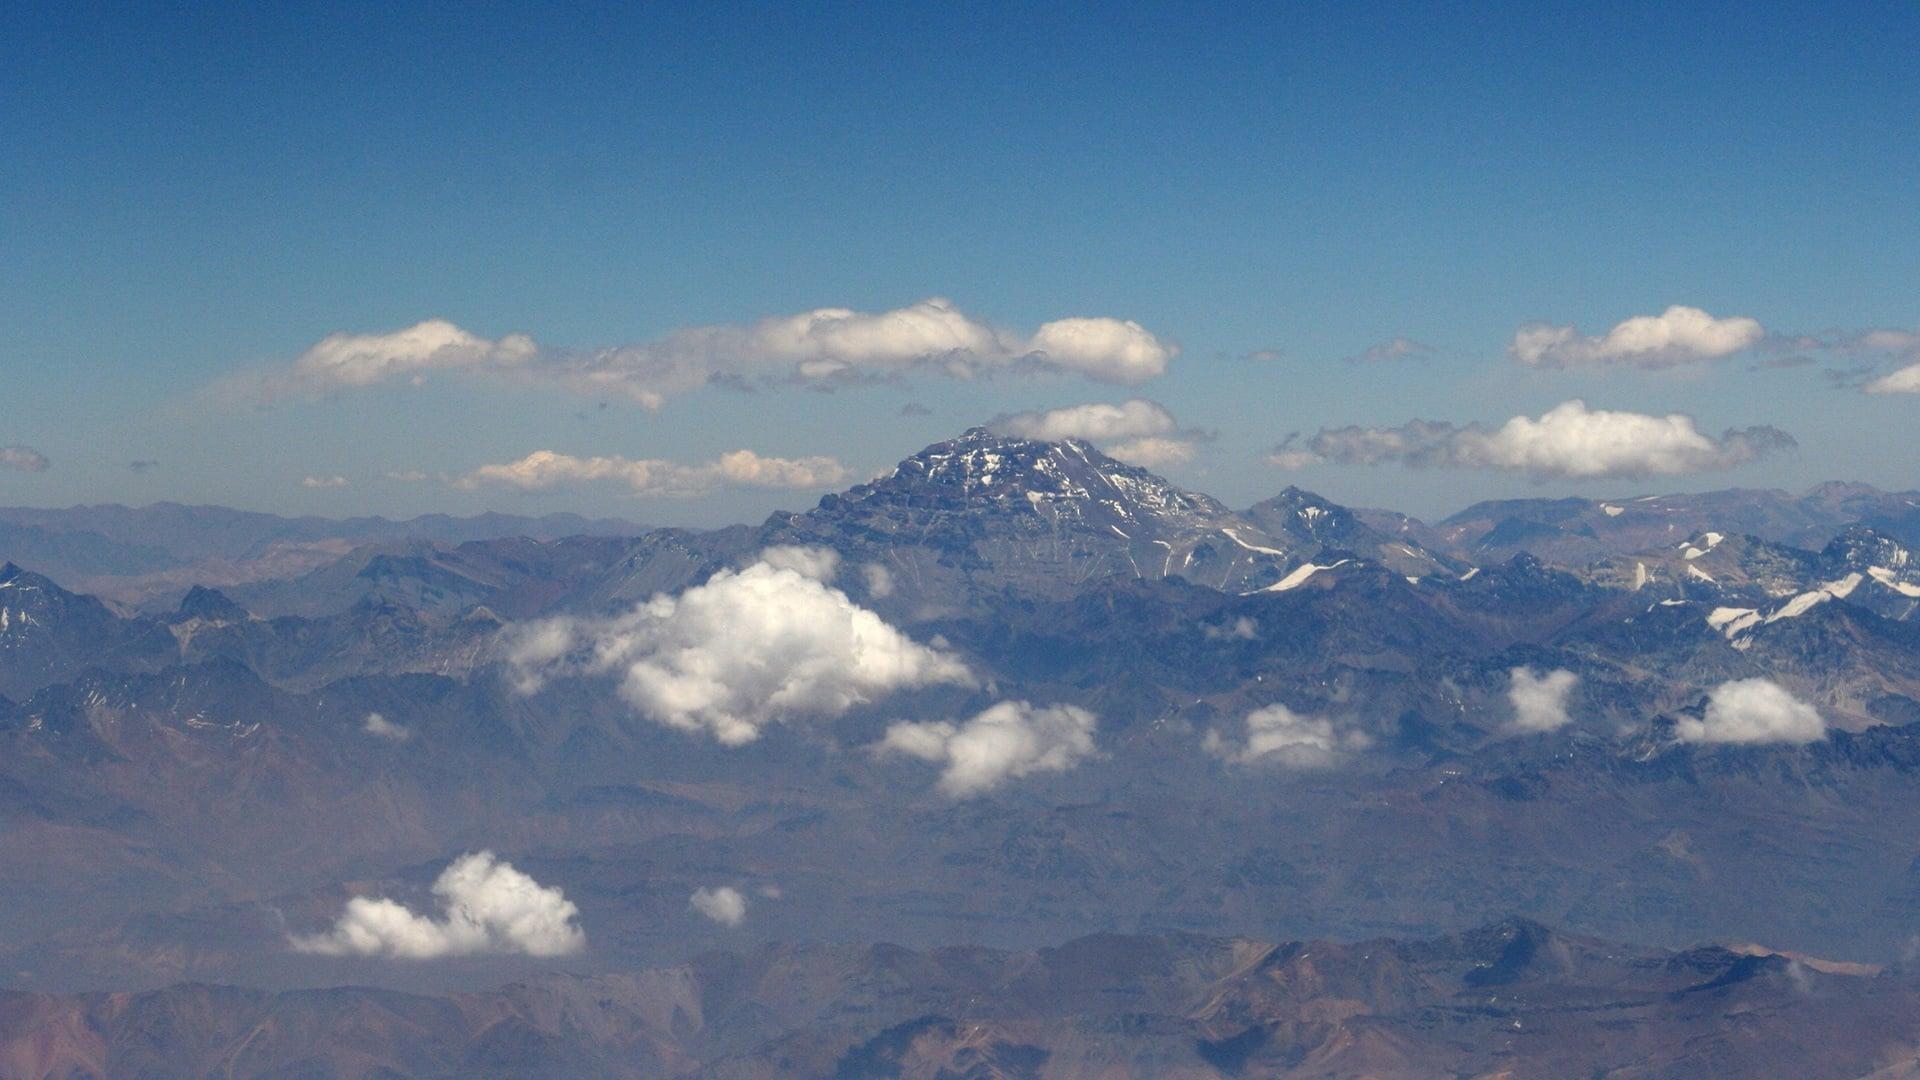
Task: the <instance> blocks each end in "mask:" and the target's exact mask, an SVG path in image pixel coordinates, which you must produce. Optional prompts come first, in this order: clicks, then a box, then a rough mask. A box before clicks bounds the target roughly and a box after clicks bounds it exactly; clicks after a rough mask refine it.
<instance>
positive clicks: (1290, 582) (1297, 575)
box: [1247, 559, 1347, 596]
mask: <svg viewBox="0 0 1920 1080" xmlns="http://www.w3.org/2000/svg"><path fill="white" fill-rule="evenodd" d="M1346 564H1347V560H1345V559H1341V560H1340V561H1338V562H1334V563H1329V564H1327V565H1326V566H1321V565H1319V564H1317V563H1302V564H1301V565H1299V566H1297V567H1295V568H1294V570H1293V572H1292V573H1291V574H1288V575H1287V576H1286V577H1283V578H1281V579H1280V580H1279V581H1276V582H1274V583H1273V584H1271V585H1269V586H1267V587H1266V588H1264V589H1255V590H1254V592H1263V593H1265V592H1287V591H1289V590H1292V589H1297V588H1299V587H1300V586H1302V585H1305V584H1306V583H1307V579H1309V578H1311V577H1313V575H1315V574H1317V573H1319V572H1320V571H1322V570H1331V569H1333V568H1334V567H1336V566H1345V565H1346ZM1247 595H1249V596H1251V595H1252V593H1249V594H1247Z"/></svg>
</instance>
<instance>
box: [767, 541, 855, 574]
mask: <svg viewBox="0 0 1920 1080" xmlns="http://www.w3.org/2000/svg"><path fill="white" fill-rule="evenodd" d="M756 561H758V562H763V563H766V564H767V565H768V566H771V567H773V568H774V569H775V570H791V571H793V572H794V573H796V574H799V575H800V576H801V577H810V578H812V579H813V580H815V581H832V580H833V579H834V577H835V576H836V575H838V574H839V573H840V553H839V552H837V551H835V550H833V549H832V548H826V547H803V546H800V545H798V544H780V545H776V546H774V547H770V548H767V549H766V550H764V551H762V552H761V553H760V557H759V559H757V560H756Z"/></svg>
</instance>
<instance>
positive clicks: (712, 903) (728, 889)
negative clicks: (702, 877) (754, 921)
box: [687, 885, 747, 926]
mask: <svg viewBox="0 0 1920 1080" xmlns="http://www.w3.org/2000/svg"><path fill="white" fill-rule="evenodd" d="M687 904H688V906H690V907H692V908H693V910H695V911H697V912H699V913H700V914H702V915H705V916H706V917H707V918H709V919H712V920H713V921H714V922H717V923H719V924H720V925H721V926H739V925H740V924H741V923H743V922H745V921H746V919H747V898H746V897H745V896H742V895H741V893H740V890H739V889H736V888H734V887H733V886H731V885H719V886H715V887H713V888H707V887H704V886H703V887H701V888H698V889H695V890H694V891H693V896H692V897H690V898H689V899H688V900H687Z"/></svg>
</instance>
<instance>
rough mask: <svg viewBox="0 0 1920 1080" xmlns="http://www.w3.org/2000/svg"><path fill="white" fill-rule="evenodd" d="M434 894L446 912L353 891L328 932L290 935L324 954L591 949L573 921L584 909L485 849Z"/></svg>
mask: <svg viewBox="0 0 1920 1080" xmlns="http://www.w3.org/2000/svg"><path fill="white" fill-rule="evenodd" d="M433 892H434V895H435V896H438V897H439V898H440V903H441V905H442V907H444V908H445V915H444V917H442V918H439V919H434V918H431V917H429V916H426V915H416V914H414V913H413V912H412V911H409V910H408V909H407V907H406V905H404V904H401V903H398V902H396V901H393V900H387V899H384V898H383V899H369V898H367V897H364V896H356V897H354V898H353V899H351V900H349V901H347V909H346V911H345V912H343V913H342V914H341V915H340V918H339V919H338V920H337V921H336V922H335V923H334V924H333V928H332V929H330V930H328V931H327V932H325V933H323V934H315V935H313V936H310V937H306V936H299V935H296V936H294V937H293V938H292V939H291V942H292V945H293V948H294V949H295V950H296V951H298V952H304V953H314V954H317V955H321V956H392V957H396V958H398V959H402V960H433V959H438V958H440V957H447V956H470V955H473V954H475V953H520V954H524V955H526V956H540V957H550V956H565V955H567V954H569V953H576V952H579V951H580V950H581V949H582V948H584V947H586V943H587V936H586V934H585V933H584V932H582V931H581V929H580V926H579V924H578V923H577V922H576V921H575V920H577V919H578V917H579V915H580V909H579V908H577V907H575V906H574V905H573V903H572V902H571V901H569V900H568V899H567V898H566V896H565V895H564V894H562V893H561V891H560V890H559V889H558V888H553V887H549V886H544V885H541V884H540V883H539V882H537V881H535V880H533V879H532V878H531V877H528V876H527V875H526V874H523V873H521V872H520V871H518V870H515V869H514V868H513V867H512V865H510V864H508V863H506V862H502V861H499V860H497V859H495V858H494V855H493V852H491V851H482V852H478V853H475V854H471V855H463V856H461V857H460V858H458V859H455V860H454V861H453V862H452V864H451V865H449V866H448V867H447V868H446V870H444V871H442V872H441V874H440V877H439V879H438V880H436V881H435V882H434V883H433Z"/></svg>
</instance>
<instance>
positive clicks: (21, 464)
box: [0, 444, 53, 472]
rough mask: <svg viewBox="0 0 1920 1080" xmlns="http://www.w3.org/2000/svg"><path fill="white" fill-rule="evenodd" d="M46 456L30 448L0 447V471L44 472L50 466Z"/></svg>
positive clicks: (19, 446)
mask: <svg viewBox="0 0 1920 1080" xmlns="http://www.w3.org/2000/svg"><path fill="white" fill-rule="evenodd" d="M52 464H53V463H52V462H51V461H48V460H47V455H45V454H43V453H41V452H40V451H38V450H35V449H34V448H33V447H31V446H21V445H19V444H15V445H13V446H0V469H12V470H13V471H14V472H46V471H47V469H48V468H49V467H51V466H52Z"/></svg>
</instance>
